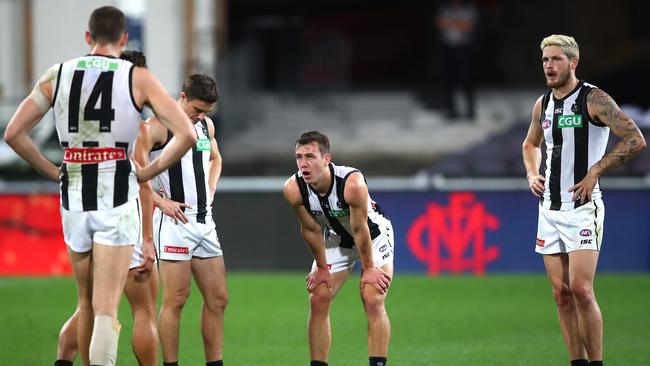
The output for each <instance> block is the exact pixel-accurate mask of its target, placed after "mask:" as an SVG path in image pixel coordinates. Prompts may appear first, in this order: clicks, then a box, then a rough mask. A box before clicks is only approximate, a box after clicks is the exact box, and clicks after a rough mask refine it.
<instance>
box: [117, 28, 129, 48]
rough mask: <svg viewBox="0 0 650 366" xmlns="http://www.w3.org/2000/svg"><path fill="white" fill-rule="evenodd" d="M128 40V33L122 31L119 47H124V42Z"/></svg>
mask: <svg viewBox="0 0 650 366" xmlns="http://www.w3.org/2000/svg"><path fill="white" fill-rule="evenodd" d="M128 42H129V34H128V33H127V32H122V35H121V36H120V42H119V46H120V48H124V47H126V44H127V43H128Z"/></svg>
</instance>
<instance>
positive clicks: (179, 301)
mask: <svg viewBox="0 0 650 366" xmlns="http://www.w3.org/2000/svg"><path fill="white" fill-rule="evenodd" d="M189 296H190V290H189V289H187V290H185V289H183V290H179V291H175V292H174V293H172V294H169V296H167V298H166V301H165V302H166V303H167V304H168V306H169V307H170V308H171V309H172V310H174V311H177V312H180V311H181V310H183V307H184V306H185V303H186V302H187V298H188V297H189Z"/></svg>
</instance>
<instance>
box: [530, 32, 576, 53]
mask: <svg viewBox="0 0 650 366" xmlns="http://www.w3.org/2000/svg"><path fill="white" fill-rule="evenodd" d="M547 46H558V47H560V48H562V52H564V54H565V55H567V57H568V58H569V59H572V58H577V57H578V56H580V49H579V48H578V42H576V40H575V39H574V38H573V37H571V36H566V35H564V34H551V35H550V36H548V37H546V38H544V39H543V40H542V43H540V45H539V48H540V49H541V50H542V51H544V47H547Z"/></svg>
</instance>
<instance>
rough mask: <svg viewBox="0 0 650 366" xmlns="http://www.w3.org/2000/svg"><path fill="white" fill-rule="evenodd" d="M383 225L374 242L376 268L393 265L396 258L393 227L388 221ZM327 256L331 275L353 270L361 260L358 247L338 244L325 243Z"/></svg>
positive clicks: (314, 266) (313, 267) (373, 251)
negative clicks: (346, 246) (344, 246)
mask: <svg viewBox="0 0 650 366" xmlns="http://www.w3.org/2000/svg"><path fill="white" fill-rule="evenodd" d="M382 225H383V227H381V234H380V235H379V236H378V237H376V238H375V239H374V240H373V241H372V259H373V260H374V262H375V267H382V266H383V265H385V264H388V263H393V257H394V256H395V250H394V247H393V243H394V242H395V241H394V240H393V225H392V224H391V223H390V221H386V223H385V224H382ZM325 256H326V258H327V268H328V269H329V271H330V273H336V272H341V271H346V270H352V269H353V268H354V265H355V264H356V263H357V261H358V260H359V258H361V257H360V255H359V251H358V250H357V247H356V246H354V247H352V248H343V247H341V246H338V245H337V244H336V243H325ZM311 268H312V270H314V269H315V268H316V261H314V263H313V264H312V266H311Z"/></svg>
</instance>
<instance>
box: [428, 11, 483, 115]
mask: <svg viewBox="0 0 650 366" xmlns="http://www.w3.org/2000/svg"><path fill="white" fill-rule="evenodd" d="M477 16H478V14H477V10H476V7H475V6H474V4H473V3H472V2H471V1H464V0H449V1H446V2H445V3H444V4H443V5H442V6H441V7H440V8H439V9H438V15H437V16H436V26H437V28H438V30H439V32H440V41H441V48H440V52H441V54H442V69H441V70H442V78H443V83H444V92H445V109H446V111H445V112H446V116H447V117H448V118H450V119H456V118H459V117H461V116H460V113H459V111H458V105H457V103H456V100H455V98H454V93H455V91H456V90H457V89H460V90H461V92H462V93H463V94H464V96H465V102H466V105H467V111H466V115H465V117H467V118H469V119H474V116H475V101H474V85H473V75H472V56H473V55H472V53H473V50H474V30H475V29H476V21H477Z"/></svg>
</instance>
